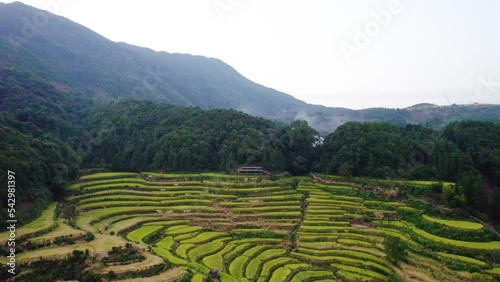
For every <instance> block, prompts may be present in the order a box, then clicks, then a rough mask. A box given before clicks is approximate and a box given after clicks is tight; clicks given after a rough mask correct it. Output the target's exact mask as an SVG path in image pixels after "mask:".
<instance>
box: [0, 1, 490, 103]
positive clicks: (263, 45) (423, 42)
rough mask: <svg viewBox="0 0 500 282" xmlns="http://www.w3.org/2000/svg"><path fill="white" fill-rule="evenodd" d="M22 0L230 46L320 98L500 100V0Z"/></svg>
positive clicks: (282, 86)
mask: <svg viewBox="0 0 500 282" xmlns="http://www.w3.org/2000/svg"><path fill="white" fill-rule="evenodd" d="M7 2H12V1H7ZM22 2H24V3H26V4H29V5H32V6H35V7H38V8H42V9H45V10H49V11H51V12H54V13H56V14H59V15H62V16H65V17H67V18H69V19H71V20H73V21H75V22H78V23H80V24H82V25H85V26H87V27H89V28H90V29H92V30H94V31H96V32H98V33H100V34H102V35H104V36H105V37H107V38H109V39H111V40H114V41H124V42H127V43H130V44H134V45H139V46H144V47H149V48H152V49H154V50H158V51H160V50H162V51H167V52H171V53H189V54H195V55H204V56H207V57H216V58H219V59H221V60H223V61H224V62H226V63H228V64H229V65H231V66H232V67H234V68H235V69H236V70H237V71H239V72H240V73H241V74H243V75H244V76H246V77H247V78H249V79H251V80H253V81H255V82H257V83H260V84H263V85H265V86H268V87H272V88H275V89H277V90H280V91H283V92H285V93H288V94H290V95H293V96H294V97H296V98H298V99H301V100H304V101H306V102H309V103H314V104H323V105H327V106H341V107H349V108H366V107H406V106H410V105H412V104H416V103H422V102H430V103H436V104H441V105H444V104H448V100H449V102H450V103H456V104H464V103H472V102H480V103H493V104H498V103H500V35H499V32H500V16H499V15H500V1H498V0H383V1H382V0H271V1H264V0H163V1H160V0H142V1H127V0H123V1H110V0H100V1H97V0H85V1H84V0H80V1H77V0H23V1H22ZM446 97H447V98H448V100H447V98H446Z"/></svg>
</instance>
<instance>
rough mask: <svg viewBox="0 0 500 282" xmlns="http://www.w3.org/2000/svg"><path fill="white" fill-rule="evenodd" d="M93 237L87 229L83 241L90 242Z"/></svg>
mask: <svg viewBox="0 0 500 282" xmlns="http://www.w3.org/2000/svg"><path fill="white" fill-rule="evenodd" d="M94 239H95V235H94V233H92V232H90V231H87V233H86V234H85V241H87V242H90V241H92V240H94Z"/></svg>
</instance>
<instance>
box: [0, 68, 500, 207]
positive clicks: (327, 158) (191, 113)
mask: <svg viewBox="0 0 500 282" xmlns="http://www.w3.org/2000/svg"><path fill="white" fill-rule="evenodd" d="M0 79H1V81H2V83H1V84H0V133H1V135H2V139H1V140H0V149H1V150H0V169H1V170H2V171H7V170H8V169H10V170H14V171H16V173H18V176H19V177H18V192H19V193H18V195H19V196H18V197H19V199H18V200H19V203H20V204H21V205H20V206H23V207H25V208H26V210H29V211H33V212H34V213H36V212H37V211H39V210H40V209H41V208H43V207H44V206H45V205H46V204H47V203H48V202H49V201H51V200H52V199H58V198H60V197H61V193H62V191H63V189H62V188H63V187H64V185H66V183H67V182H68V181H71V179H74V178H76V177H77V176H78V170H79V168H95V167H101V168H102V167H104V168H108V169H111V170H117V171H162V170H163V171H206V170H218V171H232V170H234V169H235V168H237V167H238V166H241V165H259V166H264V167H266V168H267V169H269V170H271V171H277V172H281V171H288V172H290V173H292V174H307V173H309V172H311V171H317V172H326V173H333V174H340V175H344V176H370V177H382V178H386V177H391V178H405V179H433V180H442V181H452V182H456V183H457V185H456V186H455V187H448V188H446V189H445V191H443V199H444V200H445V202H446V203H448V204H449V205H450V206H456V207H468V208H474V209H479V210H482V211H483V212H489V213H490V214H491V215H493V216H495V213H496V214H498V212H496V211H498V206H500V202H499V199H500V192H499V189H498V185H499V183H500V181H499V175H500V172H499V164H500V153H499V148H498V144H500V126H499V125H498V124H494V123H490V122H472V121H470V122H456V123H452V124H450V125H448V126H447V127H445V128H444V129H442V130H434V129H429V128H427V127H424V126H422V125H406V126H399V125H392V124H388V123H359V122H350V123H346V124H344V125H342V126H340V127H339V128H338V129H337V130H336V131H335V132H332V133H330V134H329V135H328V136H326V138H325V139H324V142H320V139H319V134H318V132H317V131H316V130H314V129H313V128H311V127H310V126H309V124H308V123H307V122H306V121H302V120H298V121H294V122H292V123H291V124H279V123H276V122H273V121H270V120H266V119H263V118H257V117H253V116H250V115H247V114H244V113H241V112H238V111H234V110H203V109H200V108H197V107H179V106H171V105H167V104H158V103H154V102H146V101H140V100H123V101H122V100H109V99H106V98H104V99H98V98H93V99H88V98H84V97H85V96H84V95H80V94H79V93H74V92H71V91H70V90H69V89H64V88H61V87H60V86H58V85H55V84H51V83H47V81H45V80H43V79H40V78H39V77H38V76H37V75H35V74H33V73H31V72H29V71H26V70H23V69H17V68H12V69H9V68H3V69H0ZM4 175H5V174H2V177H3V178H4V179H3V180H5V176H4ZM0 193H4V192H0ZM1 195H3V194H1ZM4 196H5V195H4ZM485 202H487V203H488V202H489V203H490V205H485V204H484V203H485ZM495 203H496V204H495ZM33 204H34V205H35V208H34V209H31V207H32V206H33ZM2 205H5V202H4V203H2ZM23 214H26V215H29V213H28V212H23ZM2 216H4V215H2Z"/></svg>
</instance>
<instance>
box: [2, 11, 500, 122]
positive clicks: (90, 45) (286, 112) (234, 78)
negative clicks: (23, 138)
mask: <svg viewBox="0 0 500 282" xmlns="http://www.w3.org/2000/svg"><path fill="white" fill-rule="evenodd" d="M0 46H1V48H0V68H4V69H5V68H6V69H11V68H16V69H23V70H29V71H30V72H33V73H34V75H37V76H39V77H40V78H41V79H43V80H45V81H46V82H47V83H49V84H52V85H54V86H56V87H57V88H58V89H59V90H61V91H62V92H68V93H69V92H75V93H82V95H83V96H85V97H87V98H94V99H104V100H117V99H123V98H136V99H144V100H150V101H154V102H164V103H169V104H174V105H179V106H198V107H201V108H203V109H211V108H218V109H235V110H239V111H242V112H245V113H248V114H250V115H254V116H261V117H265V118H268V119H273V120H281V121H287V122H291V121H293V120H295V119H304V120H307V121H308V123H309V124H310V125H311V126H312V127H314V128H315V129H317V130H320V131H322V132H331V131H333V130H334V129H335V128H337V127H338V126H340V125H342V124H344V123H346V122H348V121H375V122H377V121H383V122H390V123H394V124H398V125H406V124H407V123H423V124H428V125H429V126H432V127H440V126H443V125H444V124H446V123H448V122H451V121H457V120H467V119H474V120H478V119H479V120H488V121H498V120H499V113H500V106H497V105H471V106H450V107H436V106H434V105H426V106H421V107H410V108H406V109H397V110H395V109H384V108H374V109H366V110H350V109H345V108H329V107H324V106H318V105H310V104H307V103H305V102H303V101H300V100H297V99H295V98H293V97H292V96H290V95H287V94H285V93H282V92H279V91H276V90H273V89H270V88H267V87H264V86H262V85H259V84H256V83H254V82H252V81H250V80H248V79H246V78H245V77H243V76H242V75H241V74H239V73H238V72H237V71H236V70H235V69H233V68H232V67H230V66H229V65H227V64H225V63H224V62H222V61H220V60H218V59H213V58H205V57H202V56H192V55H186V54H170V53H166V52H155V51H153V50H150V49H146V48H141V47H136V46H132V45H128V44H125V43H116V42H112V41H110V40H108V39H106V38H104V37H103V36H101V35H99V34H97V33H95V32H93V31H91V30H89V29H87V28H85V27H83V26H81V25H79V24H76V23H74V22H72V21H70V20H68V19H65V18H63V17H59V16H56V15H53V14H51V13H49V12H45V11H41V10H38V9H35V8H32V7H30V6H26V5H24V4H22V3H19V2H16V3H12V4H0Z"/></svg>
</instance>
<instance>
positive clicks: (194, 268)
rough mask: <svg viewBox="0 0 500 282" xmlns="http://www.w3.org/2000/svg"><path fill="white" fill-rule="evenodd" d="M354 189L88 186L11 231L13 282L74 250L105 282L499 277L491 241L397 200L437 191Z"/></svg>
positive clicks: (114, 176) (474, 227) (489, 235)
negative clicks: (393, 248)
mask: <svg viewBox="0 0 500 282" xmlns="http://www.w3.org/2000/svg"><path fill="white" fill-rule="evenodd" d="M359 181H360V180H359V179H357V180H353V179H348V178H342V177H338V176H330V175H314V177H306V176H302V177H285V178H280V179H275V180H270V179H268V178H265V177H262V176H251V175H250V176H247V175H245V176H241V175H228V174H217V173H201V174H176V173H173V174H164V173H140V174H137V173H98V174H91V175H86V176H83V177H81V178H80V180H79V181H78V182H77V183H74V184H72V185H71V186H69V187H68V188H67V193H68V197H67V198H66V200H65V201H63V202H60V203H55V204H52V205H51V206H50V207H49V208H48V209H47V210H46V211H45V212H44V213H43V214H42V215H41V216H40V218H38V219H36V220H35V221H34V222H32V223H30V224H28V225H26V226H23V227H21V228H20V229H19V230H18V241H19V242H22V244H21V246H22V247H18V248H22V249H23V252H22V253H19V254H18V257H17V259H18V262H19V264H20V267H21V269H23V270H24V274H22V275H19V276H18V277H16V279H15V281H32V280H30V279H31V278H30V277H33V276H31V275H32V274H33V273H38V275H56V274H47V272H45V273H41V272H40V271H43V269H37V267H36V263H33V264H30V262H34V261H37V260H39V259H43V260H48V261H50V260H54V259H63V258H65V257H67V256H71V255H72V254H73V253H74V252H75V250H78V251H81V252H82V253H86V254H87V255H88V257H87V258H86V260H85V263H84V266H85V269H86V270H88V271H91V272H93V273H95V275H97V276H95V277H99V279H102V280H105V281H107V280H113V279H120V280H122V279H123V280H124V281H141V280H140V277H148V278H142V279H147V281H178V280H179V279H184V280H181V281H205V280H204V279H207V277H208V276H209V275H210V271H213V270H216V273H217V274H218V275H219V277H220V281H353V282H354V281H392V279H393V277H400V278H402V279H404V280H403V281H479V280H481V281H493V280H494V279H497V278H499V277H498V274H496V273H497V272H498V268H495V263H496V261H497V260H498V257H499V256H500V240H499V238H498V237H497V235H496V234H495V233H494V232H492V231H491V230H489V229H488V228H487V227H486V226H484V225H482V224H481V223H478V222H473V221H472V220H471V219H465V220H463V219H462V220H456V219H452V218H451V216H453V217H456V216H457V214H456V213H455V214H454V213H453V212H451V211H450V210H447V209H444V210H442V209H438V208H436V207H433V206H431V205H425V204H422V202H420V201H419V200H418V199H415V198H413V197H407V198H406V199H404V200H401V199H398V198H401V197H400V196H398V195H397V194H398V193H400V194H401V193H403V191H404V189H408V188H409V187H411V188H412V189H420V190H422V191H424V192H425V191H428V190H431V189H432V186H433V185H436V184H437V183H435V182H423V181H422V182H415V181H413V182H412V181H408V182H405V181H403V182H401V181H389V180H384V181H382V183H385V185H391V186H392V187H393V188H392V189H390V191H391V193H390V195H389V194H388V193H386V192H384V191H387V190H385V189H381V188H380V187H379V186H372V185H374V184H375V183H377V184H378V185H380V183H381V182H380V180H375V179H363V181H366V182H367V184H365V185H359V184H357V183H356V182H359ZM371 181H375V182H371ZM338 183H342V184H338ZM441 185H443V186H452V185H454V184H453V183H442V184H441ZM403 187H405V188H403ZM42 223H43V224H42ZM1 235H2V237H1V238H4V236H3V235H4V234H1ZM387 238H398V240H399V242H400V243H401V244H403V245H404V252H405V253H407V255H405V256H404V257H402V258H398V259H397V261H395V260H394V259H393V258H392V257H391V256H390V255H389V254H390V253H388V251H387V247H386V244H388V243H387ZM2 243H3V242H2ZM123 252H125V254H126V255H123V254H124V253H123ZM114 253H120V254H122V255H121V256H118V257H121V258H122V259H121V261H120V262H119V263H109V261H113V257H115V256H114V255H113V254H114ZM2 259H3V258H2ZM2 262H3V261H2ZM30 269H32V271H33V272H32V271H29V270H30ZM48 273H50V271H49V272H48ZM58 275H64V273H60V272H59V274H58ZM44 277H45V276H44ZM46 277H47V279H48V276H46ZM51 277H52V278H58V279H64V277H63V276H57V275H56V276H51ZM186 279H188V280H186ZM145 281H146V280H145Z"/></svg>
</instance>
